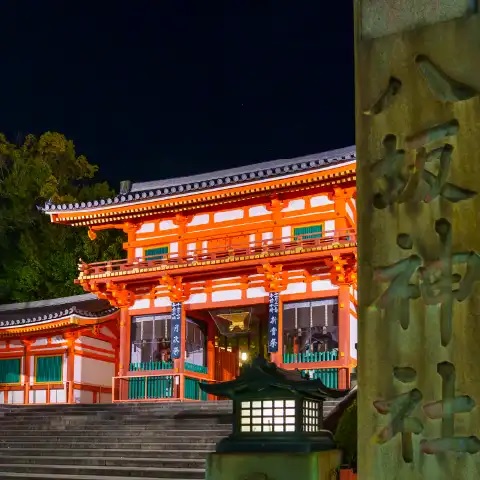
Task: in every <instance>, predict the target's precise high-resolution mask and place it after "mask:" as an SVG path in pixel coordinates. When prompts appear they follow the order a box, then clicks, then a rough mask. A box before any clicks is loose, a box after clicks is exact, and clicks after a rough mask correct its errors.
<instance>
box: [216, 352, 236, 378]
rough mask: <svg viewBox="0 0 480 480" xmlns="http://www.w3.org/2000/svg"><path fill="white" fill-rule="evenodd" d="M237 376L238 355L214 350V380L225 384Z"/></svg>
mask: <svg viewBox="0 0 480 480" xmlns="http://www.w3.org/2000/svg"><path fill="white" fill-rule="evenodd" d="M237 374H238V354H237V352H235V351H232V352H229V351H228V350H225V349H223V348H219V347H217V348H215V380H217V381H219V382H226V381H228V380H233V379H234V378H236V376H237Z"/></svg>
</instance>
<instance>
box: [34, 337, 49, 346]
mask: <svg viewBox="0 0 480 480" xmlns="http://www.w3.org/2000/svg"><path fill="white" fill-rule="evenodd" d="M47 344H48V339H46V338H37V339H36V340H35V341H34V342H33V343H32V345H34V346H40V345H47Z"/></svg>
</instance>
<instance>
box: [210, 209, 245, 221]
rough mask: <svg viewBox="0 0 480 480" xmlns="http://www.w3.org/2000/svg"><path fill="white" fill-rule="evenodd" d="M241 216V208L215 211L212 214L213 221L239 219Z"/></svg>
mask: <svg viewBox="0 0 480 480" xmlns="http://www.w3.org/2000/svg"><path fill="white" fill-rule="evenodd" d="M241 218H243V210H240V209H239V210H228V211H226V212H216V213H214V215H213V221H214V222H215V223H217V222H227V221H229V220H239V219H241Z"/></svg>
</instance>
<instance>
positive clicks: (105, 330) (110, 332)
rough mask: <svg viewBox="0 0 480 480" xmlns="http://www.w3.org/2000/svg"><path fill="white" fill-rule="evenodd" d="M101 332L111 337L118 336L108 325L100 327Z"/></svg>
mask: <svg viewBox="0 0 480 480" xmlns="http://www.w3.org/2000/svg"><path fill="white" fill-rule="evenodd" d="M100 333H102V334H103V335H105V336H107V337H111V338H117V337H116V336H115V335H114V333H113V332H112V331H111V330H110V329H109V328H108V327H102V328H101V329H100Z"/></svg>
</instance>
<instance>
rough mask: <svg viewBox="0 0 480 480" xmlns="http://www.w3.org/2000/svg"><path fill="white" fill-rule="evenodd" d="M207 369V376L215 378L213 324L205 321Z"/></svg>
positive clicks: (211, 321)
mask: <svg viewBox="0 0 480 480" xmlns="http://www.w3.org/2000/svg"><path fill="white" fill-rule="evenodd" d="M207 371H208V378H210V380H215V324H214V323H213V320H210V321H209V322H208V323H207Z"/></svg>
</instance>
